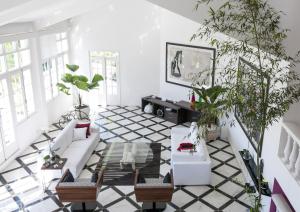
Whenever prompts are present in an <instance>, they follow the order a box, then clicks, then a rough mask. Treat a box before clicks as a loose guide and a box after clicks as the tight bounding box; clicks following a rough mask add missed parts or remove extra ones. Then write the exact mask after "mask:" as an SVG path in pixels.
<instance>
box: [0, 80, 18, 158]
mask: <svg viewBox="0 0 300 212" xmlns="http://www.w3.org/2000/svg"><path fill="white" fill-rule="evenodd" d="M7 86H8V85H7V81H6V79H0V154H1V155H0V164H1V163H3V162H4V161H5V160H7V159H8V158H9V157H10V156H11V155H12V154H14V153H15V152H16V151H17V150H18V145H17V143H16V140H15V136H14V128H13V121H12V114H11V111H10V108H11V107H10V99H9V94H8V87H7Z"/></svg>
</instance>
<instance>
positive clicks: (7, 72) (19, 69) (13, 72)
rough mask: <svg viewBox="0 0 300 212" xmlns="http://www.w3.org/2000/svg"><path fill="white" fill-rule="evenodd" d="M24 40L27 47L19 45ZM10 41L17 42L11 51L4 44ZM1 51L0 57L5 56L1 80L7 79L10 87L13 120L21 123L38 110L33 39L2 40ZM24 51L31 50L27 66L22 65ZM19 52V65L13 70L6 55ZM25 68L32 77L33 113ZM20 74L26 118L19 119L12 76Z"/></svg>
mask: <svg viewBox="0 0 300 212" xmlns="http://www.w3.org/2000/svg"><path fill="white" fill-rule="evenodd" d="M22 40H27V46H26V47H25V48H22V47H20V46H18V42H20V41H22ZM9 42H16V48H15V50H13V51H9V52H7V51H6V50H5V48H4V44H5V43H9ZM0 48H2V49H1V51H0V57H2V56H3V57H4V70H5V71H4V72H3V73H0V80H2V79H6V81H7V87H8V95H9V101H10V105H11V115H12V119H13V122H14V123H16V124H17V125H19V124H21V123H22V122H24V121H26V120H27V119H29V118H30V117H31V116H32V115H33V114H35V112H36V102H35V95H34V91H33V80H32V69H33V64H32V58H33V55H32V40H31V39H30V38H25V39H17V40H11V41H6V42H2V43H1V45H0ZM22 51H29V55H30V63H29V64H28V65H25V66H21V57H20V55H21V52H22ZM15 53H16V54H17V55H18V66H17V68H14V69H12V70H9V69H8V66H7V59H6V56H7V55H10V54H15ZM25 70H29V71H30V78H31V92H32V96H33V99H32V101H33V107H34V108H33V110H32V112H31V113H29V112H28V111H29V109H28V100H27V95H26V91H25V83H24V71H25ZM17 74H19V75H20V81H21V90H22V96H23V101H22V104H23V105H24V107H25V116H24V118H22V119H20V120H18V118H17V111H16V102H15V99H14V91H13V87H12V77H13V76H14V75H17Z"/></svg>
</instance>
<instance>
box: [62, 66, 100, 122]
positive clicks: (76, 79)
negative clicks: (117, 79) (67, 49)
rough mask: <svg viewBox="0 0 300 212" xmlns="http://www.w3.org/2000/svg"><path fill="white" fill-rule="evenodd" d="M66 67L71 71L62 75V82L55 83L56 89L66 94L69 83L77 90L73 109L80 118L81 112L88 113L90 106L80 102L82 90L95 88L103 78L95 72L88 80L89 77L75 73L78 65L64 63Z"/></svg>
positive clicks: (68, 93)
mask: <svg viewBox="0 0 300 212" xmlns="http://www.w3.org/2000/svg"><path fill="white" fill-rule="evenodd" d="M66 67H67V69H69V70H70V72H71V73H66V74H64V75H63V77H62V81H63V82H62V83H57V87H58V89H59V90H60V91H61V92H63V93H65V94H67V95H71V94H70V89H71V87H69V86H67V85H68V84H70V85H71V86H73V87H74V88H76V90H77V95H78V105H75V110H77V111H79V118H80V119H81V118H82V114H81V113H82V112H83V114H84V115H88V114H89V112H90V108H89V106H88V105H85V104H83V102H82V94H81V92H82V91H86V92H89V91H90V90H92V89H95V88H97V87H98V86H99V82H100V81H102V80H103V77H102V76H101V75H99V74H95V75H94V76H93V78H92V80H91V81H90V82H89V79H88V78H87V77H86V76H84V75H77V74H75V72H76V71H78V69H79V66H78V65H69V64H67V65H66Z"/></svg>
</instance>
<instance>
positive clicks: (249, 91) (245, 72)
mask: <svg viewBox="0 0 300 212" xmlns="http://www.w3.org/2000/svg"><path fill="white" fill-rule="evenodd" d="M244 66H245V67H244ZM258 72H259V69H258V68H257V67H256V66H255V65H254V64H252V63H250V62H249V61H247V60H245V59H244V58H242V57H239V61H238V73H237V81H236V86H237V90H238V91H239V92H240V95H243V96H244V97H246V98H245V99H247V98H252V101H251V102H256V101H253V98H256V97H257V90H255V87H257V86H258V85H257V82H258V81H257V80H258V79H257V74H256V73H258ZM243 80H248V81H251V86H249V83H243ZM265 80H268V79H265ZM243 85H247V86H243ZM256 85H257V86H256ZM267 89H268V88H267ZM255 106H256V105H252V107H251V105H248V104H246V103H245V105H241V107H240V109H239V108H238V107H237V105H236V106H235V109H234V116H235V118H236V120H237V122H238V123H239V125H240V127H241V128H242V130H243V132H244V133H245V135H246V137H247V138H248V141H249V142H250V144H251V145H252V147H253V149H254V150H255V151H256V152H257V149H258V148H257V144H258V139H259V136H260V133H262V132H259V130H257V129H254V128H255V127H254V128H252V127H251V125H252V126H257V125H256V124H255V119H253V118H249V117H248V119H247V122H248V123H250V124H246V123H245V121H244V120H245V119H246V118H245V117H244V116H243V114H245V113H244V111H246V110H249V108H255ZM257 113H258V112H257ZM247 125H248V126H247ZM257 153H258V154H259V155H261V152H257Z"/></svg>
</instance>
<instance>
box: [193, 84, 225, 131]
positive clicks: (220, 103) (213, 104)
mask: <svg viewBox="0 0 300 212" xmlns="http://www.w3.org/2000/svg"><path fill="white" fill-rule="evenodd" d="M193 91H194V92H195V93H196V94H197V95H198V96H199V97H200V99H201V102H196V109H197V110H199V111H201V112H202V116H201V119H199V120H198V125H199V126H204V127H205V126H207V125H210V124H214V123H215V122H216V120H217V119H218V117H220V116H221V115H223V112H224V110H223V107H224V105H225V104H226V101H225V100H224V99H222V98H221V96H222V95H223V94H224V93H225V92H226V89H225V88H222V87H221V86H215V87H210V88H207V89H206V88H204V87H201V88H197V87H193Z"/></svg>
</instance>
